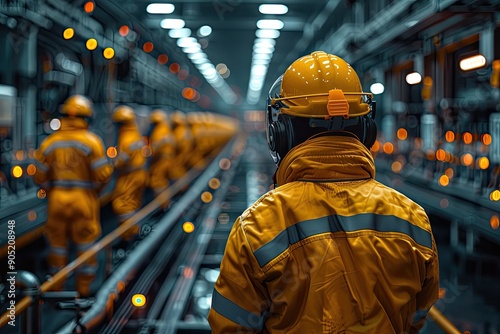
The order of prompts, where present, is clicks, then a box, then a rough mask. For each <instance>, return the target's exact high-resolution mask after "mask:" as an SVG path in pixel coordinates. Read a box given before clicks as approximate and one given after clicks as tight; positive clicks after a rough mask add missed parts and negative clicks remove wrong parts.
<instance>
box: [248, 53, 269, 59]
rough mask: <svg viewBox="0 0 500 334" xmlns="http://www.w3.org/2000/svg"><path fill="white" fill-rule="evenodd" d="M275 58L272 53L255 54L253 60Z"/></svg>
mask: <svg viewBox="0 0 500 334" xmlns="http://www.w3.org/2000/svg"><path fill="white" fill-rule="evenodd" d="M272 57H273V54H272V53H254V54H253V59H271V58H272Z"/></svg>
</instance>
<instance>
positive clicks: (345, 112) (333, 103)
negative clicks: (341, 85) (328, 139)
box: [326, 89, 349, 118]
mask: <svg viewBox="0 0 500 334" xmlns="http://www.w3.org/2000/svg"><path fill="white" fill-rule="evenodd" d="M326 109H327V110H328V115H329V116H328V117H335V116H342V117H343V118H349V103H348V102H347V100H346V98H345V96H344V92H342V90H340V89H331V90H330V91H329V92H328V102H327V104H326Z"/></svg>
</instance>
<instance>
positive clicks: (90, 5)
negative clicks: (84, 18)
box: [83, 1, 95, 14]
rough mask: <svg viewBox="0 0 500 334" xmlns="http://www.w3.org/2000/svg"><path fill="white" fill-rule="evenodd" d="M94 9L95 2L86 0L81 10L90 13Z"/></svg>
mask: <svg viewBox="0 0 500 334" xmlns="http://www.w3.org/2000/svg"><path fill="white" fill-rule="evenodd" d="M94 9H95V3H94V1H87V2H86V3H85V4H84V5H83V10H84V11H85V13H88V14H90V13H92V12H93V11H94Z"/></svg>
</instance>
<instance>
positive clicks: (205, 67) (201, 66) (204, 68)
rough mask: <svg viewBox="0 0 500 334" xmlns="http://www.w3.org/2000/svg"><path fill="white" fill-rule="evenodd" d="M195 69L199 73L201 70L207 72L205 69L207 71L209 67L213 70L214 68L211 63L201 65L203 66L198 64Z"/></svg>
mask: <svg viewBox="0 0 500 334" xmlns="http://www.w3.org/2000/svg"><path fill="white" fill-rule="evenodd" d="M196 67H197V68H198V70H199V71H200V72H201V71H203V70H207V69H209V68H211V67H213V68H214V69H215V67H214V65H213V64H212V63H203V64H200V65H198V66H196Z"/></svg>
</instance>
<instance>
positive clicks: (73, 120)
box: [60, 117, 89, 131]
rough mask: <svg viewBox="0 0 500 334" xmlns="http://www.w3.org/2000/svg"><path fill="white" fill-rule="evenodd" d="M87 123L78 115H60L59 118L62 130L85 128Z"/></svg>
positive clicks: (87, 125)
mask: <svg viewBox="0 0 500 334" xmlns="http://www.w3.org/2000/svg"><path fill="white" fill-rule="evenodd" d="M88 127H89V124H88V123H87V121H85V120H84V119H83V118H80V117H62V118H61V128H60V130H62V131H73V130H82V129H83V130H86V129H88Z"/></svg>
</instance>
